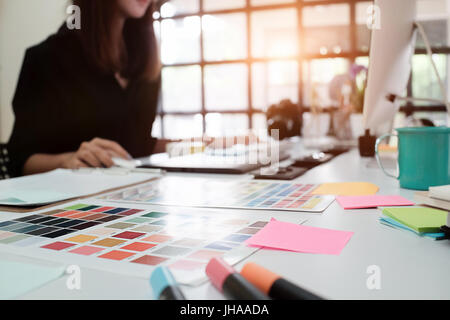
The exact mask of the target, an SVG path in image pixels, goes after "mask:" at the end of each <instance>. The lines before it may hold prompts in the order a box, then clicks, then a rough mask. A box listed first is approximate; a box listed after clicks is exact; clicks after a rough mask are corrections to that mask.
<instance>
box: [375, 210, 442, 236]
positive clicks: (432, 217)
mask: <svg viewBox="0 0 450 320" xmlns="http://www.w3.org/2000/svg"><path fill="white" fill-rule="evenodd" d="M383 214H384V215H386V216H388V217H390V218H392V219H394V220H397V221H398V222H400V223H401V224H404V225H405V226H407V227H409V228H411V229H413V230H415V231H417V232H420V233H429V232H439V231H440V227H441V226H443V225H445V223H446V221H447V211H443V210H438V209H432V208H425V207H409V208H408V207H407V208H385V209H383Z"/></svg>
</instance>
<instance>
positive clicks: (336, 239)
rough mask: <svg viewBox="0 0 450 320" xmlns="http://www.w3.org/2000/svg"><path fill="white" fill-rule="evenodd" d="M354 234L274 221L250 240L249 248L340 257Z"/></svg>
mask: <svg viewBox="0 0 450 320" xmlns="http://www.w3.org/2000/svg"><path fill="white" fill-rule="evenodd" d="M352 235H353V232H348V231H339V230H331V229H324V228H316V227H309V226H303V225H298V224H294V223H287V222H281V221H277V220H275V219H272V220H271V221H270V222H269V223H268V224H267V225H266V226H265V227H264V228H263V229H262V230H261V231H259V232H258V233H256V234H255V235H254V236H253V237H251V238H250V239H248V240H247V241H246V242H245V243H246V244H247V245H249V246H257V247H266V248H272V249H279V250H288V251H296V252H304V253H319V254H332V255H339V254H340V253H341V251H342V249H344V247H345V245H346V244H347V242H348V241H349V240H350V238H351V237H352Z"/></svg>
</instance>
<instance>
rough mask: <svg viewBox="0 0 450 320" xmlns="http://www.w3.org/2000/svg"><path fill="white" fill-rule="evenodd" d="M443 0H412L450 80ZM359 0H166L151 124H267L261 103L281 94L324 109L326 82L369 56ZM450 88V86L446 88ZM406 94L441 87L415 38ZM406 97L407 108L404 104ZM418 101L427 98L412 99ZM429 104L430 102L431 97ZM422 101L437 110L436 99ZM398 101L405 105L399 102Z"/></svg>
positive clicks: (167, 127)
mask: <svg viewBox="0 0 450 320" xmlns="http://www.w3.org/2000/svg"><path fill="white" fill-rule="evenodd" d="M447 2H448V1H446V0H417V3H418V19H419V20H421V21H422V22H423V23H424V26H425V29H426V30H427V33H428V34H429V35H430V37H431V42H432V44H433V46H434V47H435V48H434V49H435V50H437V51H436V52H437V54H436V56H435V59H436V63H437V65H438V68H439V70H440V72H441V74H442V77H443V78H444V79H445V81H446V82H447V83H448V81H447V79H448V77H447V73H448V69H449V66H450V64H449V61H448V58H449V56H448V54H450V50H449V48H448V41H445V40H450V34H449V29H448V17H449V12H450V8H448V5H447ZM371 4H372V1H367V0H170V1H165V3H164V4H163V5H162V6H161V8H160V12H159V13H156V14H155V18H156V20H155V30H156V32H157V33H158V34H157V36H158V39H160V42H161V58H162V62H163V71H162V81H163V84H162V97H161V106H160V112H159V116H158V119H157V127H156V128H154V134H155V135H157V136H163V137H165V138H187V137H190V136H192V135H194V136H195V135H197V136H199V135H202V134H208V135H211V136H220V135H230V134H236V133H240V132H245V131H246V130H248V129H253V130H255V131H260V130H264V129H265V126H266V125H265V122H266V120H265V115H264V112H265V111H266V110H267V108H268V107H269V106H270V105H271V104H274V103H278V102H280V101H281V100H283V99H290V100H291V101H293V102H294V103H301V104H302V106H303V107H304V108H305V109H307V110H308V108H312V107H313V108H321V109H324V110H326V109H327V108H328V107H331V106H333V105H334V104H335V103H336V102H335V101H333V99H332V98H330V96H331V95H330V90H332V88H330V83H331V82H332V80H333V79H334V78H335V77H336V76H339V75H341V74H346V73H348V72H349V71H350V70H351V68H352V66H353V65H354V64H358V65H361V66H365V67H367V66H368V55H369V47H370V30H369V29H368V28H367V26H366V22H367V18H368V16H367V8H368V6H369V5H371ZM449 93H450V90H449ZM409 94H411V95H414V96H427V97H435V98H437V97H439V94H440V92H439V87H438V85H437V82H436V79H435V78H434V75H433V73H432V69H431V66H429V63H428V61H426V56H425V55H424V49H423V42H421V41H420V39H419V41H418V44H417V55H416V56H415V57H414V59H413V72H412V81H411V83H410V85H409ZM411 107H412V106H409V109H407V110H406V111H407V112H411V110H413V109H411ZM418 107H421V108H420V109H417V110H416V109H414V111H421V112H423V111H424V108H428V107H430V106H424V105H419V106H418ZM432 107H433V106H432ZM426 110H433V111H439V110H440V111H443V110H442V106H434V108H428V109H426ZM404 111H405V110H404Z"/></svg>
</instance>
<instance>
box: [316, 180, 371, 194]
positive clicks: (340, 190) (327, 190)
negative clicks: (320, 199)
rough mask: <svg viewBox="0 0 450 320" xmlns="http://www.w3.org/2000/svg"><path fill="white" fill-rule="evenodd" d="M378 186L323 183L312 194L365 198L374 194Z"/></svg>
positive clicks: (363, 183)
mask: <svg viewBox="0 0 450 320" xmlns="http://www.w3.org/2000/svg"><path fill="white" fill-rule="evenodd" d="M378 189H379V188H378V186H376V185H374V184H373V183H369V182H336V183H323V184H321V185H320V186H319V187H317V188H316V189H315V190H314V191H313V192H312V194H318V195H319V194H320V195H324V194H329V195H336V196H366V195H372V194H376V193H377V192H378Z"/></svg>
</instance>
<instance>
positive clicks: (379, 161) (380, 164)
mask: <svg viewBox="0 0 450 320" xmlns="http://www.w3.org/2000/svg"><path fill="white" fill-rule="evenodd" d="M396 136H397V135H396V134H393V133H386V134H383V135H382V136H381V137H379V138H378V139H377V141H376V142H375V157H376V159H377V163H378V166H379V167H380V168H381V170H383V172H384V174H385V175H387V176H388V177H391V178H394V179H398V178H399V175H397V176H394V175H393V174H390V173H389V172H387V171H386V170H385V169H384V167H383V163H382V162H381V160H380V155H379V154H378V145H379V144H380V142H381V141H382V140H384V139H386V138H389V137H396Z"/></svg>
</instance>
